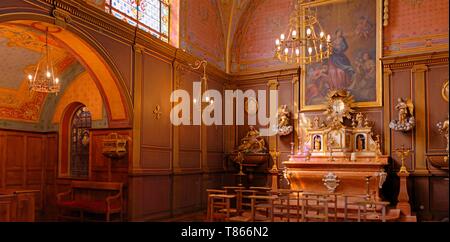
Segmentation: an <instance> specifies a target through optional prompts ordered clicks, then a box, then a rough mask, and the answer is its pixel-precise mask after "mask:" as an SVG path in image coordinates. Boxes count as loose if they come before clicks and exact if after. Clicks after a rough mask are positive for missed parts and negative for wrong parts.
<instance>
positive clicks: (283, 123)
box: [278, 104, 293, 135]
mask: <svg viewBox="0 0 450 242" xmlns="http://www.w3.org/2000/svg"><path fill="white" fill-rule="evenodd" d="M290 117H291V113H290V112H289V111H288V109H287V105H286V104H284V105H281V106H280V107H279V108H278V134H279V135H288V134H290V133H291V132H292V130H293V128H292V125H289V123H290Z"/></svg>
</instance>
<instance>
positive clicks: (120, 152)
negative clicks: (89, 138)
mask: <svg viewBox="0 0 450 242" xmlns="http://www.w3.org/2000/svg"><path fill="white" fill-rule="evenodd" d="M128 140H130V137H129V136H126V135H119V134H117V133H110V134H108V135H107V136H106V138H104V139H103V150H102V153H103V155H104V156H106V157H109V158H112V159H119V158H122V157H124V156H125V155H126V154H128V151H127V141H128Z"/></svg>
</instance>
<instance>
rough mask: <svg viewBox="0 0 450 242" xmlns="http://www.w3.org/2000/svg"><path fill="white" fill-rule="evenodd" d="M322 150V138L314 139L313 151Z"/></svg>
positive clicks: (316, 137)
mask: <svg viewBox="0 0 450 242" xmlns="http://www.w3.org/2000/svg"><path fill="white" fill-rule="evenodd" d="M321 149H322V138H321V137H320V136H315V137H314V150H317V151H320V150H321Z"/></svg>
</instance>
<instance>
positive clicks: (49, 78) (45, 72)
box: [28, 27, 61, 93]
mask: <svg viewBox="0 0 450 242" xmlns="http://www.w3.org/2000/svg"><path fill="white" fill-rule="evenodd" d="M28 84H29V90H30V91H35V92H44V93H58V92H59V91H60V88H61V86H60V83H59V79H58V77H56V76H55V72H54V69H53V61H52V59H51V56H50V47H49V45H48V27H47V29H46V31H45V45H44V46H43V50H42V58H41V60H40V61H39V63H38V65H37V67H36V70H35V72H34V75H32V74H29V75H28Z"/></svg>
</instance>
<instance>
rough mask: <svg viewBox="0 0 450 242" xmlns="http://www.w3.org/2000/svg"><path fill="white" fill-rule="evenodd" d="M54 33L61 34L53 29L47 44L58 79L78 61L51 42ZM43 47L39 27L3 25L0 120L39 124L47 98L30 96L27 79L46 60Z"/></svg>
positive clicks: (43, 95)
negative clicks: (43, 55) (42, 60)
mask: <svg viewBox="0 0 450 242" xmlns="http://www.w3.org/2000/svg"><path fill="white" fill-rule="evenodd" d="M52 31H60V30H58V29H57V28H56V27H55V28H53V29H50V30H49V32H50V35H49V41H48V42H49V46H51V57H52V59H53V60H54V68H55V73H57V76H58V75H61V74H62V73H63V72H64V71H65V70H66V69H68V68H69V67H70V66H72V65H74V64H76V63H77V61H76V59H75V57H74V56H73V55H71V54H70V53H68V52H67V51H66V50H64V48H63V47H62V46H60V45H59V44H58V43H57V42H56V41H55V40H54V39H52V38H51V32H52ZM44 44H45V33H44V32H43V31H42V30H41V29H40V28H39V26H36V25H31V26H26V25H19V24H9V23H4V24H0V53H1V55H2V62H0V73H2V75H1V76H0V119H5V120H16V121H23V122H38V121H39V118H40V113H41V110H42V108H43V105H44V102H45V100H46V94H44V93H36V92H30V91H29V89H28V88H29V87H28V81H27V78H26V77H27V75H28V74H30V73H33V70H34V68H35V66H36V65H37V64H38V63H39V62H40V61H41V59H42V58H43V57H42V54H41V53H42V49H43V46H44ZM62 81H64V80H62ZM66 81H67V80H66Z"/></svg>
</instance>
